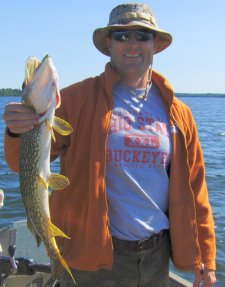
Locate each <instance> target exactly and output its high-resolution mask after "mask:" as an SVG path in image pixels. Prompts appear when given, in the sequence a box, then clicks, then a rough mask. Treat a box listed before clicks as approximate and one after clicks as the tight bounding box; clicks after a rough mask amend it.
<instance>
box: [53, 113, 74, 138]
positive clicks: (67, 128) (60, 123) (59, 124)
mask: <svg viewBox="0 0 225 287" xmlns="http://www.w3.org/2000/svg"><path fill="white" fill-rule="evenodd" d="M53 128H54V129H55V130H56V131H57V132H58V133H59V134H60V135H62V136H67V135H69V134H71V133H72V132H73V128H72V126H71V125H70V124H69V123H68V122H67V121H65V120H63V119H60V118H58V117H54V123H53Z"/></svg>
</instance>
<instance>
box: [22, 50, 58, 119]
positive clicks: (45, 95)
mask: <svg viewBox="0 0 225 287" xmlns="http://www.w3.org/2000/svg"><path fill="white" fill-rule="evenodd" d="M25 73H26V76H25V80H24V87H23V92H22V103H23V104H24V105H25V106H28V107H30V108H33V109H34V110H35V111H36V113H37V114H39V115H43V114H45V113H46V112H47V111H48V109H49V108H50V107H52V106H53V107H54V108H58V107H59V106H60V104H61V98H60V92H59V87H58V73H57V70H56V67H55V65H54V64H53V61H52V59H51V57H50V56H48V55H46V56H45V57H44V59H43V60H42V62H41V63H40V62H39V61H38V59H37V58H35V57H29V58H28V60H27V61H26V72H25Z"/></svg>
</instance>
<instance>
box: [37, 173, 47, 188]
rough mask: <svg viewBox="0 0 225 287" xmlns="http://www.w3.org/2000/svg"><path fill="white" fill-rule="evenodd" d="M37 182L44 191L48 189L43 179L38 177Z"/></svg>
mask: <svg viewBox="0 0 225 287" xmlns="http://www.w3.org/2000/svg"><path fill="white" fill-rule="evenodd" d="M37 180H38V182H39V183H40V184H41V185H42V186H43V187H44V188H45V189H48V184H47V183H46V182H45V181H44V179H43V178H42V177H41V176H40V175H39V176H38V178H37Z"/></svg>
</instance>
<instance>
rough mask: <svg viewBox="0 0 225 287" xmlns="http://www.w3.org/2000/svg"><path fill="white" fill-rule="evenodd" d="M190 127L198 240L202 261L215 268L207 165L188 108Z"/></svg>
mask: <svg viewBox="0 0 225 287" xmlns="http://www.w3.org/2000/svg"><path fill="white" fill-rule="evenodd" d="M188 113H189V114H188V118H189V119H188V123H189V125H188V127H187V129H188V130H189V132H188V133H187V138H186V143H187V150H188V163H189V168H190V185H191V188H192V190H193V195H194V201H195V202H194V203H195V211H196V221H197V230H198V241H199V245H200V250H201V257H202V263H204V265H205V267H206V268H208V269H213V270H214V269H215V257H216V244H215V229H214V220H213V215H212V209H211V206H210V203H209V198H208V191H207V186H206V180H205V165H204V158H203V153H202V149H201V145H200V142H199V138H198V132H197V127H196V124H195V122H194V119H193V116H192V114H191V111H190V110H188Z"/></svg>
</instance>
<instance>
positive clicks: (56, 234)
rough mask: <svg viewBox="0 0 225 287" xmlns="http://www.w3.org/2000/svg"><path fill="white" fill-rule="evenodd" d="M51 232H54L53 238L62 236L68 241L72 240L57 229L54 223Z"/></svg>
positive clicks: (51, 225)
mask: <svg viewBox="0 0 225 287" xmlns="http://www.w3.org/2000/svg"><path fill="white" fill-rule="evenodd" d="M50 230H51V232H52V236H54V237H55V236H60V237H64V238H67V239H70V237H69V236H67V235H66V234H65V233H64V232H62V231H61V230H60V229H59V228H58V227H56V226H55V225H54V224H53V223H52V222H50Z"/></svg>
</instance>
